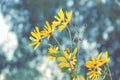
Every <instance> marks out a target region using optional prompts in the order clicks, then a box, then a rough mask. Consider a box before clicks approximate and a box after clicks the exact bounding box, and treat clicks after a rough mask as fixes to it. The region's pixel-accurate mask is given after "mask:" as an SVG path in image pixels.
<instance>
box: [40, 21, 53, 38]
mask: <svg viewBox="0 0 120 80" xmlns="http://www.w3.org/2000/svg"><path fill="white" fill-rule="evenodd" d="M54 30H55V26H51V25H50V24H49V22H48V21H46V25H45V26H44V28H43V30H42V31H41V34H42V36H43V37H48V39H49V38H50V36H51V34H53V32H54Z"/></svg>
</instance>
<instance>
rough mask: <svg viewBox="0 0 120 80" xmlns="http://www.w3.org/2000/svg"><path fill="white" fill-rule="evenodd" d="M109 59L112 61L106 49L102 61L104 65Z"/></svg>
mask: <svg viewBox="0 0 120 80" xmlns="http://www.w3.org/2000/svg"><path fill="white" fill-rule="evenodd" d="M109 61H110V58H109V57H108V51H106V52H105V57H103V58H102V59H101V61H100V62H101V63H102V65H104V64H106V63H108V62H109Z"/></svg>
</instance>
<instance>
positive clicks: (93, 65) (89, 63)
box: [85, 53, 102, 70]
mask: <svg viewBox="0 0 120 80" xmlns="http://www.w3.org/2000/svg"><path fill="white" fill-rule="evenodd" d="M101 55H102V53H100V54H99V55H98V57H97V58H96V59H95V58H94V57H92V61H87V62H86V64H85V66H86V67H87V68H88V69H89V70H92V69H94V68H96V67H100V66H102V63H101V62H100V58H101Z"/></svg>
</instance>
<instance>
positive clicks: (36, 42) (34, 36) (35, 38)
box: [29, 26, 42, 50]
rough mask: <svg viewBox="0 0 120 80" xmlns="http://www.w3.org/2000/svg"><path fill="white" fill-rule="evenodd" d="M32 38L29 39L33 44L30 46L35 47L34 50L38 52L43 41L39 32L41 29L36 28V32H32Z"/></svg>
mask: <svg viewBox="0 0 120 80" xmlns="http://www.w3.org/2000/svg"><path fill="white" fill-rule="evenodd" d="M31 34H32V36H30V37H29V39H30V40H32V41H33V42H32V43H30V44H29V46H34V45H35V47H34V50H36V49H37V48H38V47H39V46H40V42H41V40H42V37H41V33H40V31H39V28H38V27H37V26H36V27H35V30H34V31H33V32H31Z"/></svg>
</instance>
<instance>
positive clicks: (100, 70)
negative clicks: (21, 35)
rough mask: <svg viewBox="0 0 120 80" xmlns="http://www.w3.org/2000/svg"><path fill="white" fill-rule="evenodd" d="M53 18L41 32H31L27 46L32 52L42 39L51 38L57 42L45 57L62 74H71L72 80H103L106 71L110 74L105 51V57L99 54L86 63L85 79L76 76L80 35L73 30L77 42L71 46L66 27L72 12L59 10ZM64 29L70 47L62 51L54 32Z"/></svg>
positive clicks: (108, 59)
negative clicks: (56, 64) (57, 67)
mask: <svg viewBox="0 0 120 80" xmlns="http://www.w3.org/2000/svg"><path fill="white" fill-rule="evenodd" d="M54 18H55V19H54V20H53V21H52V22H51V24H50V23H49V22H48V21H46V22H45V25H44V27H43V29H42V30H39V28H38V27H37V26H36V27H35V30H34V31H32V32H31V36H30V37H29V39H30V40H31V41H32V43H30V44H29V46H34V50H36V49H37V48H38V47H39V46H40V44H41V42H42V40H43V39H44V38H47V39H48V40H49V39H50V38H51V36H52V38H53V39H54V40H55V41H56V42H57V44H56V45H52V44H50V46H49V48H48V55H47V57H48V59H49V61H54V62H57V63H58V66H59V67H60V68H61V70H62V72H67V73H69V74H71V78H72V80H85V79H87V80H89V79H90V80H104V79H105V77H106V75H107V73H108V71H109V74H110V69H109V66H108V62H109V61H110V58H109V57H108V52H107V51H106V53H105V54H106V55H105V56H103V55H104V53H102V52H101V53H100V54H99V55H98V56H97V58H95V57H92V59H91V61H87V62H86V63H85V67H86V68H87V69H88V70H89V72H87V76H86V77H85V78H84V77H80V76H79V75H78V72H79V71H78V70H80V69H79V66H78V64H77V63H78V62H77V61H78V60H77V53H79V49H80V40H81V38H80V37H79V35H80V34H81V32H79V31H77V30H75V31H76V33H77V34H78V39H77V40H78V41H77V43H76V44H75V45H74V46H73V44H72V43H75V41H74V37H72V36H71V32H70V29H69V27H68V25H70V24H71V23H70V22H71V19H72V11H69V12H66V13H65V12H63V10H62V9H60V10H59V12H58V15H57V16H54ZM72 26H73V25H72ZM65 28H67V29H68V33H69V37H70V41H71V43H70V45H71V46H70V47H67V48H65V50H63V49H62V48H61V45H60V43H59V41H58V40H57V39H56V38H55V37H54V34H55V30H57V31H59V32H62V31H63V30H64V29H65ZM73 28H74V27H73ZM111 80H112V79H111Z"/></svg>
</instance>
